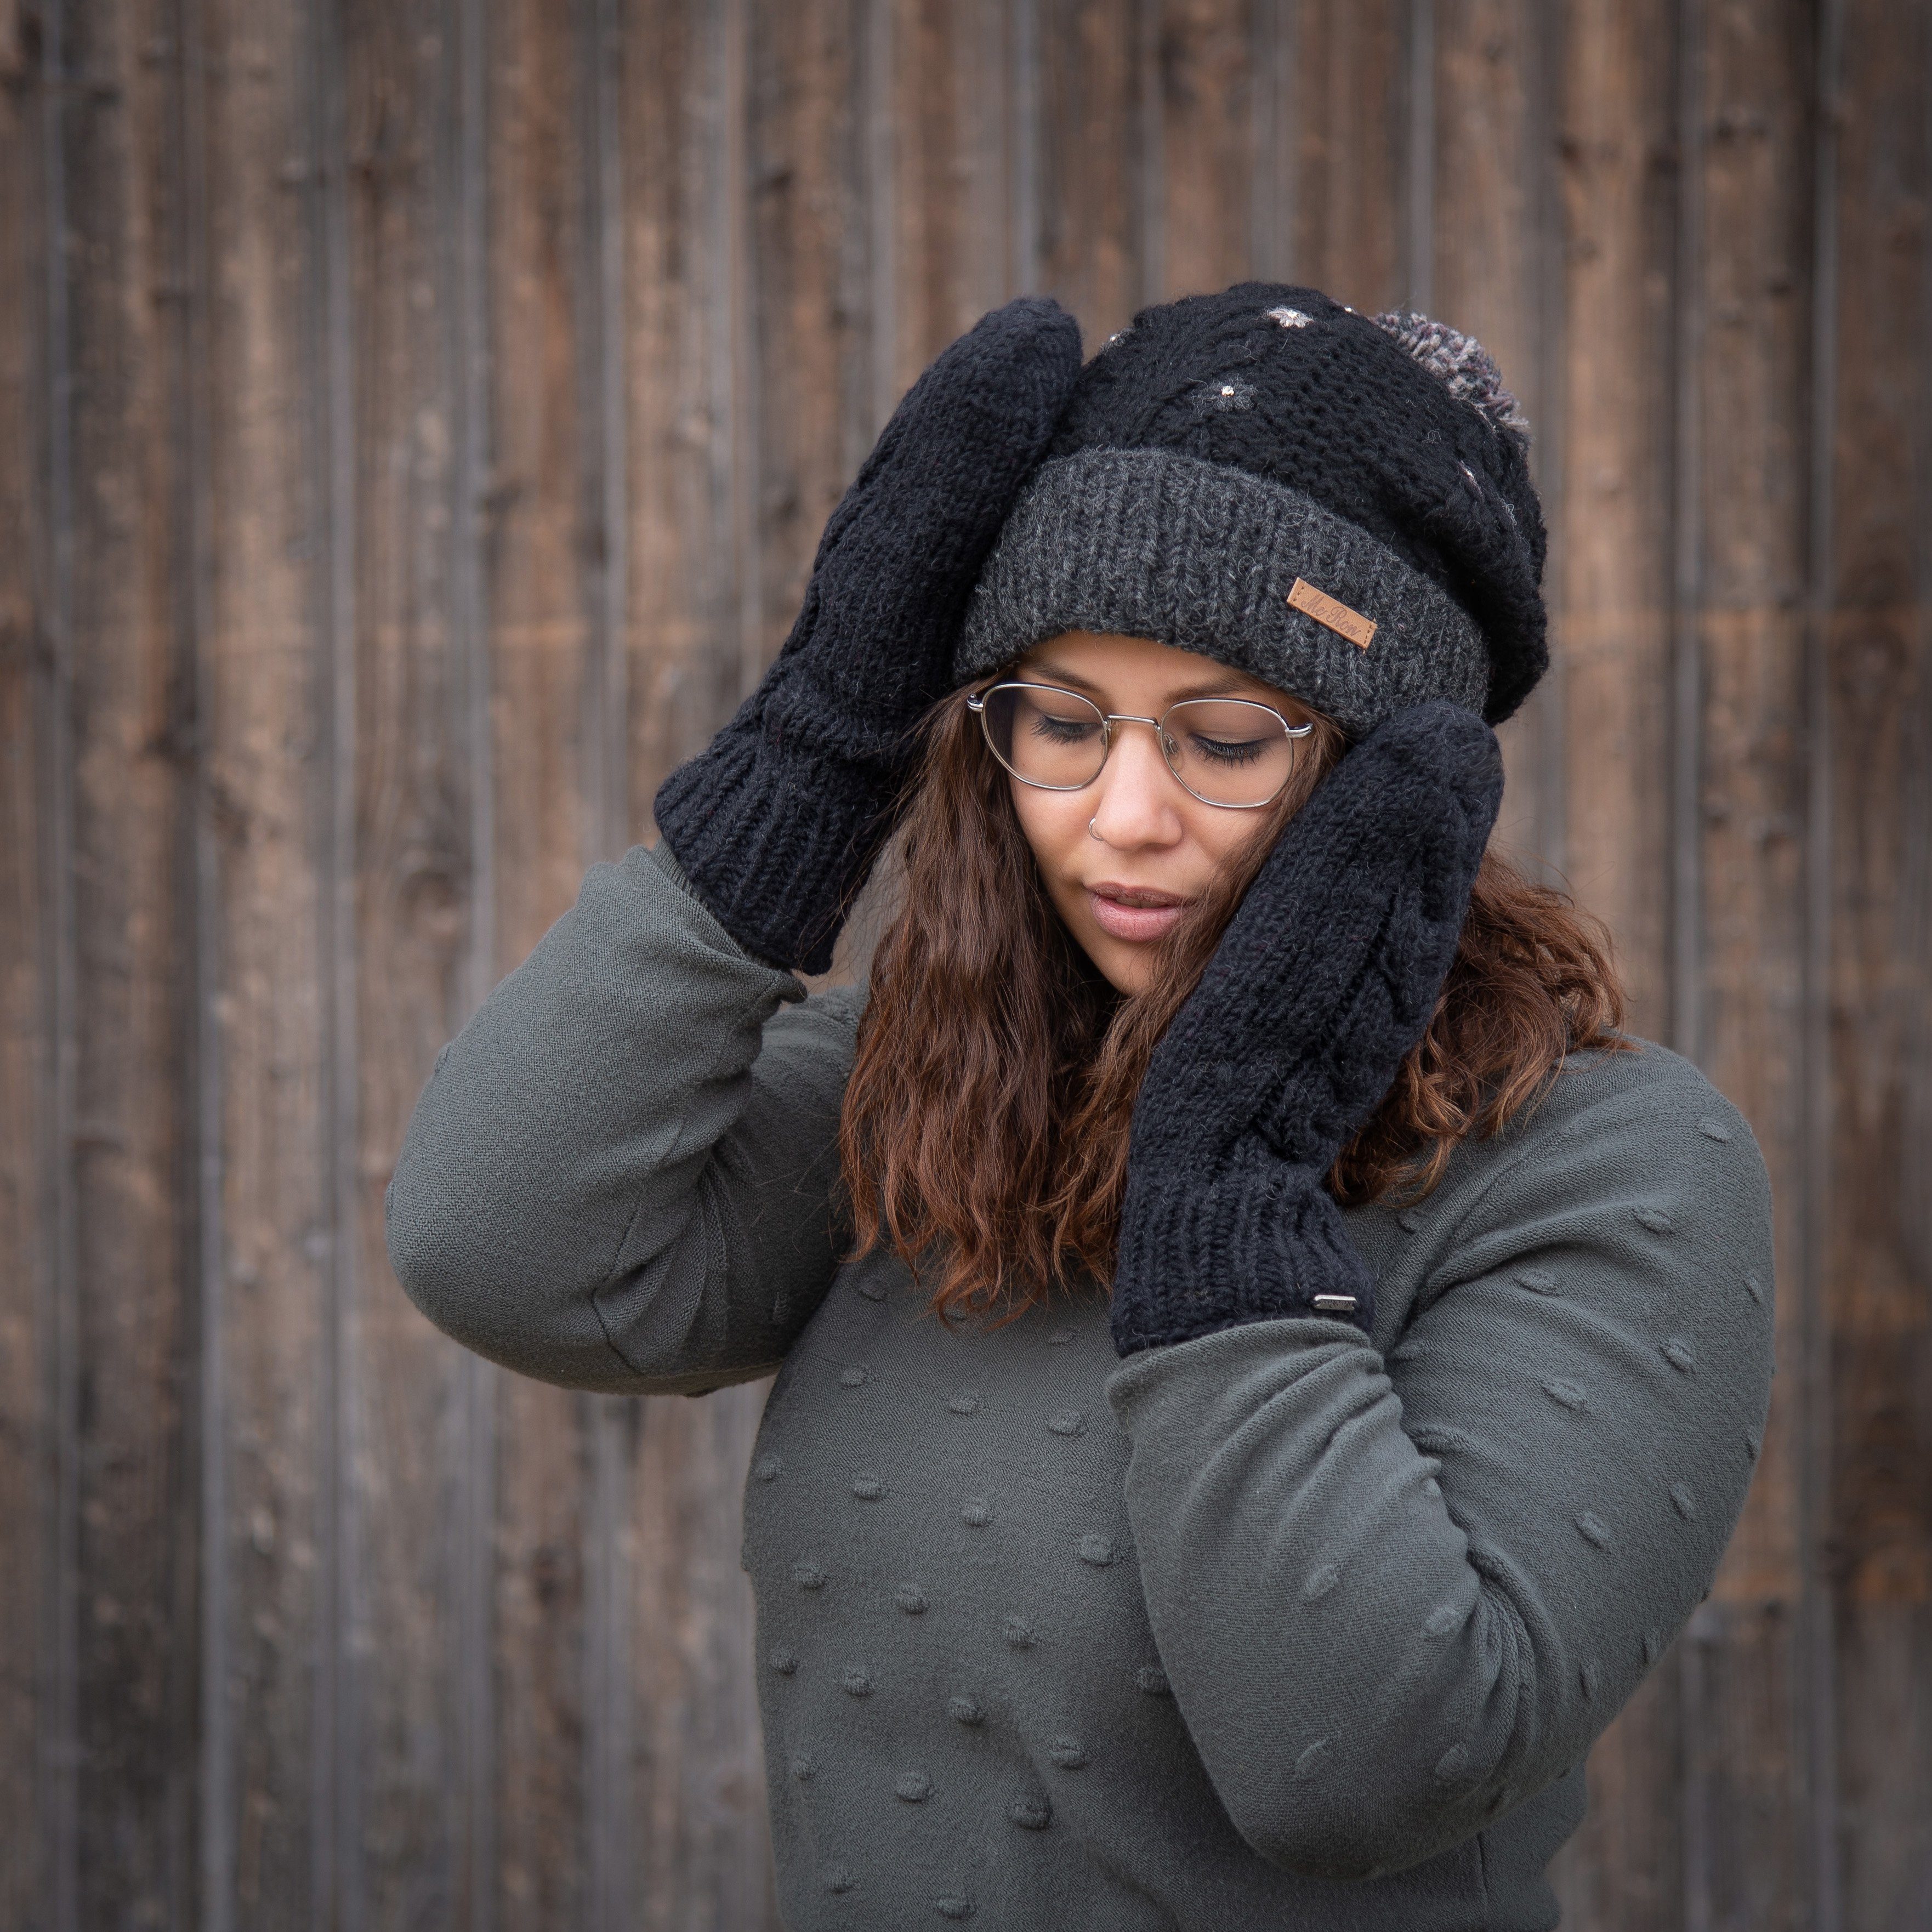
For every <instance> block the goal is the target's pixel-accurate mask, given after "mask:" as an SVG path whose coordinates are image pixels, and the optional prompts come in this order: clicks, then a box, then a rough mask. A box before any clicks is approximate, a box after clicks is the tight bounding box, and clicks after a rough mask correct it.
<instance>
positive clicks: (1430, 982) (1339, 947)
mask: <svg viewBox="0 0 1932 1932" xmlns="http://www.w3.org/2000/svg"><path fill="white" fill-rule="evenodd" d="M1501 802H1502V756H1501V754H1500V752H1499V749H1498V748H1497V745H1496V737H1495V734H1494V733H1493V732H1491V730H1490V728H1489V727H1488V726H1487V725H1486V724H1484V722H1483V721H1482V720H1481V718H1478V716H1477V715H1475V712H1472V711H1469V710H1466V709H1464V708H1463V706H1460V705H1455V704H1450V703H1443V702H1440V701H1434V702H1431V703H1427V704H1420V705H1417V706H1413V707H1412V708H1411V709H1408V710H1406V711H1403V712H1398V713H1397V715H1395V716H1394V717H1393V718H1390V719H1388V721H1386V722H1385V723H1384V724H1381V725H1379V726H1378V727H1376V730H1373V731H1372V732H1371V733H1370V734H1369V735H1368V736H1367V737H1366V738H1364V739H1363V740H1362V742H1361V743H1360V744H1359V745H1356V746H1355V748H1353V749H1352V750H1351V751H1349V752H1348V753H1346V754H1345V755H1344V757H1343V759H1342V760H1341V762H1340V763H1339V764H1338V765H1337V766H1336V768H1335V769H1334V771H1333V772H1331V773H1330V774H1329V775H1328V778H1326V779H1325V781H1323V782H1322V784H1321V785H1320V786H1319V787H1317V789H1316V792H1315V794H1314V796H1313V797H1312V798H1311V799H1310V800H1309V801H1308V802H1307V805H1304V806H1303V808H1301V811H1298V813H1297V814H1295V817H1294V818H1293V819H1292V820H1290V821H1289V825H1288V826H1287V828H1286V830H1285V831H1284V832H1283V834H1282V835H1281V837H1280V839H1279V840H1278V841H1277V842H1276V844H1275V847H1274V850H1273V852H1271V853H1270V854H1269V856H1268V859H1267V861H1266V862H1265V864H1264V865H1263V866H1262V869H1261V871H1260V873H1259V874H1258V876H1257V877H1256V880H1255V882H1254V883H1253V886H1250V888H1249V890H1248V892H1247V896H1246V898H1244V899H1243V901H1242V902H1241V907H1240V908H1239V909H1238V910H1237V912H1236V913H1235V916H1234V918H1233V919H1232V920H1231V921H1230V922H1229V926H1228V929H1227V931H1226V933H1225V934H1223V936H1222V939H1221V943H1220V946H1219V947H1217V949H1216V951H1215V953H1214V958H1213V959H1211V960H1210V961H1209V962H1208V968H1207V970H1206V971H1205V972H1204V973H1203V974H1202V977H1201V983H1200V984H1199V986H1197V987H1196V989H1194V992H1193V994H1192V995H1190V997H1189V998H1188V1000H1187V1004H1185V1005H1184V1006H1183V1007H1182V1008H1181V1011H1180V1012H1179V1013H1178V1014H1176V1015H1175V1019H1174V1023H1173V1025H1172V1026H1170V1027H1169V1029H1168V1031H1167V1033H1166V1037H1164V1038H1163V1040H1162V1041H1161V1043H1160V1046H1158V1047H1157V1049H1155V1052H1154V1057H1153V1058H1152V1060H1151V1062H1150V1064H1149V1066H1148V1073H1147V1078H1146V1080H1145V1082H1144V1083H1143V1085H1142V1089H1141V1094H1140V1097H1139V1100H1138V1101H1137V1102H1136V1105H1135V1108H1134V1118H1133V1130H1132V1133H1131V1137H1130V1142H1129V1153H1128V1163H1127V1194H1126V1199H1125V1201H1124V1204H1123V1207H1122V1211H1121V1239H1120V1259H1119V1264H1118V1268H1117V1270H1116V1273H1115V1283H1114V1297H1113V1333H1114V1341H1115V1346H1116V1347H1117V1348H1118V1349H1119V1351H1120V1352H1121V1354H1122V1355H1130V1354H1133V1352H1136V1350H1138V1349H1145V1348H1150V1347H1156V1346H1161V1345H1163V1344H1166V1343H1173V1342H1181V1341H1187V1340H1191V1339H1192V1338H1193V1337H1196V1336H1197V1335H1205V1334H1210V1333H1211V1332H1213V1331H1215V1330H1217V1329H1220V1328H1232V1327H1234V1326H1235V1325H1237V1324H1238V1323H1241V1322H1262V1321H1268V1320H1272V1319H1277V1318H1279V1317H1282V1316H1308V1315H1331V1316H1337V1317H1339V1318H1340V1319H1343V1320H1346V1321H1350V1322H1354V1323H1355V1324H1356V1325H1357V1326H1358V1327H1359V1328H1361V1329H1362V1330H1363V1331H1364V1332H1365V1333H1366V1332H1367V1331H1368V1330H1369V1328H1370V1323H1371V1321H1372V1319H1373V1313H1374V1293H1375V1289H1374V1283H1373V1280H1372V1278H1371V1277H1370V1274H1369V1273H1368V1271H1367V1268H1365V1267H1364V1265H1363V1263H1362V1261H1361V1257H1360V1256H1358V1254H1357V1253H1356V1252H1355V1245H1354V1244H1353V1243H1352V1241H1350V1240H1349V1237H1348V1232H1347V1230H1346V1228H1345V1227H1344V1226H1343V1221H1342V1217H1341V1211H1340V1209H1339V1208H1337V1205H1336V1203H1335V1200H1334V1196H1332V1195H1331V1194H1330V1193H1329V1192H1328V1187H1327V1185H1326V1178H1327V1175H1328V1171H1329V1169H1331V1167H1332V1166H1334V1163H1335V1159H1336V1157H1337V1155H1338V1154H1340V1152H1341V1151H1342V1149H1343V1148H1344V1147H1345V1146H1346V1145H1347V1144H1348V1142H1349V1140H1350V1139H1352V1137H1353V1136H1354V1135H1355V1133H1356V1131H1357V1130H1358V1129H1359V1128H1361V1127H1362V1126H1363V1125H1364V1124H1365V1123H1366V1122H1367V1121H1368V1120H1369V1119H1370V1117H1371V1116H1372V1115H1373V1113H1374V1112H1375V1110H1376V1108H1377V1107H1378V1106H1380V1105H1381V1103H1382V1099H1383V1097H1384V1096H1385V1094H1387V1093H1388V1090H1389V1088H1391V1085H1394V1081H1395V1078H1396V1076H1397V1073H1398V1072H1399V1071H1400V1068H1401V1066H1402V1063H1403V1060H1404V1059H1405V1058H1406V1057H1407V1055H1408V1054H1409V1051H1410V1049H1412V1048H1413V1047H1414V1046H1415V1044H1416V1043H1417V1042H1418V1040H1421V1037H1422V1036H1423V1034H1424V1032H1426V1031H1427V1028H1428V1025H1429V1022H1430V1018H1431V1016H1433V1013H1434V1012H1435V1010H1436V1001H1437V1000H1438V999H1439V997H1440V995H1441V993H1442V985H1443V982H1444V981H1445V980H1446V979H1447V977H1448V973H1449V968H1450V966H1451V964H1452V963H1453V962H1454V959H1455V956H1456V948H1457V943H1458V941H1459V940H1460V937H1461V935H1462V929H1463V919H1464V918H1465V916H1466V914H1467V912H1468V910H1469V894H1470V892H1471V890H1472V887H1473V886H1474V885H1475V877H1476V869H1477V868H1478V865H1480V864H1481V862H1482V856H1483V851H1484V847H1485V846H1486V845H1487V843H1488V841H1489V835H1490V830H1491V829H1492V827H1493V826H1494V825H1495V823H1496V811H1497V808H1498V807H1499V805H1500V804H1501Z"/></svg>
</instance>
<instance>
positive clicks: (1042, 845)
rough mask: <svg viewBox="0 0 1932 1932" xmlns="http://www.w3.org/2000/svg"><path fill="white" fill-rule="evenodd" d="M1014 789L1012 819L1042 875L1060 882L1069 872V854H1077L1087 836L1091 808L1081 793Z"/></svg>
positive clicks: (1031, 787)
mask: <svg viewBox="0 0 1932 1932" xmlns="http://www.w3.org/2000/svg"><path fill="white" fill-rule="evenodd" d="M1012 789H1013V815H1014V816H1015V817H1016V818H1018V819H1019V822H1020V829H1021V831H1022V832H1024V833H1025V835H1026V842H1027V843H1028V844H1029V845H1030V846H1031V847H1032V848H1033V855H1034V858H1035V859H1037V860H1038V861H1039V862H1040V871H1042V872H1043V874H1045V875H1046V877H1048V878H1049V879H1050V880H1051V879H1055V878H1057V877H1058V876H1059V875H1060V874H1061V873H1062V872H1063V871H1065V870H1066V868H1067V856H1068V854H1069V853H1076V852H1078V851H1079V841H1081V840H1082V839H1083V838H1085V837H1086V836H1087V821H1088V819H1089V818H1090V817H1092V816H1093V811H1092V807H1091V805H1083V804H1082V802H1081V799H1082V794H1081V793H1078V792H1069V791H1042V790H1040V787H1038V786H1037V785H1023V784H1018V783H1016V784H1014V785H1013V788H1012Z"/></svg>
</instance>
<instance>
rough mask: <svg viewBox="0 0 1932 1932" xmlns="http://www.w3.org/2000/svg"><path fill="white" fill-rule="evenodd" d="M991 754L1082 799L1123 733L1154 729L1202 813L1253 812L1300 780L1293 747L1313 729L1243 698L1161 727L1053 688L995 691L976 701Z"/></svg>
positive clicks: (1193, 709)
mask: <svg viewBox="0 0 1932 1932" xmlns="http://www.w3.org/2000/svg"><path fill="white" fill-rule="evenodd" d="M966 708H967V709H968V710H969V711H972V712H976V713H977V715H978V717H979V720H980V729H981V730H983V731H984V732H985V733H986V742H987V744H988V745H989V746H990V747H991V748H992V754H993V755H994V757H996V758H998V760H999V761H1000V763H1001V764H1003V765H1004V766H1006V768H1007V770H1008V771H1010V772H1012V773H1013V776H1014V777H1015V778H1018V779H1019V781H1020V783H1021V784H1028V785H1037V786H1038V787H1040V790H1043V791H1079V790H1081V789H1082V787H1085V786H1087V785H1090V784H1092V783H1093V782H1094V780H1095V779H1096V778H1098V777H1099V776H1100V768H1101V766H1103V765H1104V764H1105V763H1106V762H1107V754H1108V753H1109V751H1112V749H1113V748H1114V727H1115V725H1117V724H1151V725H1152V726H1153V727H1154V736H1155V737H1156V738H1157V739H1159V740H1160V750H1161V755H1162V757H1164V758H1166V760H1167V768H1168V769H1169V771H1171V772H1172V773H1173V774H1174V775H1175V778H1176V779H1177V780H1178V781H1179V783H1180V784H1181V787H1182V788H1183V789H1184V790H1186V791H1188V792H1190V793H1193V796H1195V797H1196V798H1198V799H1199V800H1200V801H1201V802H1202V804H1203V805H1223V806H1226V808H1228V809H1229V810H1230V811H1254V810H1255V809H1256V808H1258V807H1259V806H1261V805H1266V804H1268V802H1270V801H1271V800H1272V799H1274V798H1276V797H1277V796H1279V795H1280V792H1281V789H1282V787H1283V786H1284V785H1285V784H1287V783H1288V781H1289V776H1290V775H1291V774H1292V772H1294V769H1295V746H1296V744H1297V742H1298V740H1300V739H1303V738H1305V737H1307V736H1308V734H1309V733H1310V732H1311V731H1313V730H1314V729H1315V727H1314V726H1313V724H1290V723H1289V721H1288V720H1287V719H1286V718H1284V717H1283V715H1281V713H1280V712H1279V711H1277V710H1276V709H1274V707H1273V706H1271V705H1267V704H1257V703H1254V702H1253V701H1252V700H1250V699H1247V698H1245V697H1190V698H1186V699H1184V700H1182V701H1181V703H1178V704H1172V705H1169V707H1168V708H1167V709H1166V711H1164V712H1162V713H1161V715H1160V717H1158V718H1136V717H1134V716H1132V715H1128V714H1124V713H1122V712H1109V711H1103V710H1102V709H1100V706H1098V705H1097V704H1096V703H1094V702H1093V701H1092V700H1091V699H1088V698H1085V697H1082V696H1081V695H1080V694H1079V692H1078V691H1063V690H1061V688H1060V687H1059V686H1058V685H1052V684H1025V683H1015V684H996V685H994V686H993V687H992V688H991V689H990V690H988V691H975V692H974V694H973V695H972V696H971V697H968V699H967V700H966Z"/></svg>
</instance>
